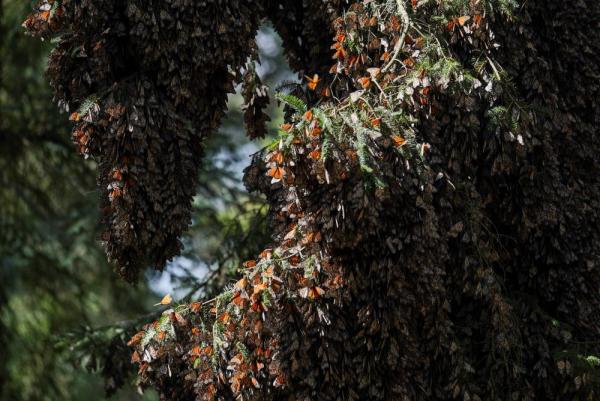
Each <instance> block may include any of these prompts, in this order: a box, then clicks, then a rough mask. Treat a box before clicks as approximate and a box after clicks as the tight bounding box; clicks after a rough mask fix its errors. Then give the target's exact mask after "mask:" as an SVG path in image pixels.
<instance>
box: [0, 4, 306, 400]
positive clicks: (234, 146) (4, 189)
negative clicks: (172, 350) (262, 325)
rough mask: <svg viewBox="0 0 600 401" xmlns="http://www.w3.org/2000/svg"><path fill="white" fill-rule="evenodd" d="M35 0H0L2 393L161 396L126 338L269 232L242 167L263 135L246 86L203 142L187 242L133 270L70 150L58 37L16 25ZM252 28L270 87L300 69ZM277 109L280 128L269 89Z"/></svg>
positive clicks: (84, 166)
mask: <svg viewBox="0 0 600 401" xmlns="http://www.w3.org/2000/svg"><path fill="white" fill-rule="evenodd" d="M30 10H31V2H29V1H24V0H0V400H32V401H33V400H53V401H54V400H61V401H70V400H86V401H94V400H103V399H106V396H107V395H111V396H112V399H114V400H154V399H156V396H155V394H153V393H152V392H150V391H147V392H145V393H144V394H143V395H142V394H140V392H139V389H137V388H136V385H135V371H134V370H133V366H131V365H130V364H129V363H127V361H128V360H129V359H128V358H129V354H130V351H129V349H128V348H127V346H126V342H127V340H128V339H129V337H130V336H131V335H132V334H133V333H135V332H136V331H137V330H139V327H141V325H143V324H144V323H145V322H147V321H148V320H150V319H151V318H152V317H153V316H154V315H155V314H156V313H158V312H159V311H157V307H156V306H154V304H156V303H157V302H159V301H160V299H161V298H162V297H163V296H164V295H165V294H172V295H173V297H174V298H175V299H176V300H179V299H189V298H196V297H200V296H210V295H211V294H213V293H215V292H216V291H217V290H218V289H220V288H222V287H223V286H224V285H227V284H228V283H230V282H231V281H232V280H233V276H234V275H235V273H236V269H237V268H238V266H239V265H240V262H241V261H243V260H246V259H250V258H251V257H253V255H254V254H255V253H256V251H257V250H260V249H262V247H263V246H264V245H265V244H267V243H268V240H269V233H268V230H267V227H266V224H265V214H266V206H265V204H264V200H263V199H261V198H259V197H255V196H253V195H250V194H248V193H247V192H246V191H245V190H244V187H243V185H242V181H241V177H242V170H243V168H244V167H245V166H247V165H248V164H249V161H250V155H252V154H253V153H255V152H256V151H257V150H258V149H260V148H261V147H262V146H263V145H264V144H265V143H266V142H263V143H260V142H258V143H250V142H249V141H248V140H247V139H246V137H245V135H244V129H243V119H242V114H241V109H240V107H241V104H242V99H241V96H240V95H239V90H238V94H236V95H232V96H230V101H229V104H230V111H229V114H228V117H227V119H226V121H225V122H224V124H223V126H222V128H221V132H220V133H219V135H214V136H213V138H212V139H211V141H210V143H209V144H208V147H207V154H206V160H205V164H204V168H203V170H202V171H201V172H200V177H201V178H200V185H199V188H198V196H197V197H196V198H195V201H194V206H195V214H194V219H193V226H192V228H191V229H190V230H189V232H188V233H187V235H186V237H185V238H184V243H185V245H186V247H185V252H184V254H183V255H182V256H181V257H180V258H178V259H177V260H175V261H173V262H172V263H171V264H170V265H169V266H168V267H167V269H166V270H165V272H163V273H161V274H159V273H152V272H148V273H147V274H146V276H145V277H144V278H143V279H142V280H140V282H139V283H138V285H137V286H135V287H134V286H129V285H127V284H125V283H124V282H123V281H121V280H120V279H119V278H118V277H117V275H116V274H115V273H114V271H113V269H112V267H111V266H110V265H109V264H108V263H107V261H106V258H105V256H104V253H103V251H102V249H101V248H100V246H99V243H98V241H97V238H98V235H99V233H100V227H99V226H98V220H99V209H98V208H99V206H98V205H99V194H98V192H97V191H96V185H95V177H96V171H95V165H94V162H93V160H83V158H81V157H80V156H79V155H78V154H77V153H76V151H75V148H74V146H73V145H72V144H71V139H70V124H69V123H68V118H67V116H66V115H61V114H60V113H59V112H58V109H57V107H56V106H55V105H54V103H53V101H52V94H51V91H50V87H49V85H48V82H47V80H46V78H45V76H44V71H45V65H46V57H47V55H48V53H49V51H50V50H51V47H52V45H51V44H49V43H42V42H40V41H39V40H37V39H33V38H31V37H27V36H25V34H24V30H23V29H22V28H21V23H22V21H23V20H24V19H25V17H26V16H27V14H28V13H29V11H30ZM257 39H258V44H259V48H260V60H261V64H260V65H259V66H258V67H257V71H258V72H259V75H260V76H261V78H262V79H263V81H264V82H265V83H266V84H268V85H269V86H270V88H271V92H273V88H275V87H276V86H277V84H279V83H281V82H283V81H289V80H295V79H296V78H297V77H296V76H295V75H294V74H292V73H291V72H290V71H289V69H288V68H287V64H286V62H285V60H284V58H283V56H282V49H281V42H280V40H279V38H278V37H277V36H276V34H275V33H274V32H273V30H272V29H271V28H270V27H269V26H264V27H263V28H262V29H261V30H260V32H259V34H258V38H257ZM271 97H273V96H271ZM270 115H271V116H272V121H271V122H270V131H271V133H272V135H274V133H275V130H276V127H277V126H279V125H280V124H281V120H282V113H281V110H280V109H279V108H278V107H277V106H276V105H275V104H274V103H273V104H272V105H271V110H270ZM268 140H269V138H267V139H266V140H265V141H268Z"/></svg>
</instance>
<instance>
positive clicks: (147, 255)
mask: <svg viewBox="0 0 600 401" xmlns="http://www.w3.org/2000/svg"><path fill="white" fill-rule="evenodd" d="M252 3H253V2H252V1H238V2H235V3H232V2H227V1H220V0H214V1H205V2H194V1H168V2H163V3H161V4H160V5H159V6H157V5H150V4H148V3H147V2H144V1H126V2H122V1H112V0H103V1H99V2H98V1H82V2H80V1H77V2H75V1H70V0H60V1H59V0H44V1H42V2H40V3H39V4H38V6H37V11H36V12H35V13H34V14H32V15H31V16H30V17H29V18H28V19H27V21H26V22H25V23H24V26H25V27H26V28H27V29H28V30H29V32H30V33H32V34H34V35H37V36H42V37H57V38H58V39H57V40H58V43H57V46H56V48H55V49H54V51H53V52H52V54H51V56H50V60H49V67H48V75H49V77H50V79H51V83H52V85H53V87H54V89H55V94H56V98H57V100H58V102H59V103H60V105H61V106H62V107H63V108H64V109H66V110H69V112H70V114H71V120H73V121H74V122H75V123H76V125H75V128H74V130H73V138H74V141H75V142H76V144H77V145H78V147H79V150H80V152H81V153H83V154H84V155H86V156H91V157H93V158H94V159H95V160H96V161H97V162H98V164H99V178H98V182H99V186H100V188H101V190H102V199H101V201H102V211H103V222H104V224H105V227H106V231H105V232H104V233H103V234H102V241H103V242H104V243H105V244H106V248H107V252H108V255H109V257H110V258H111V259H112V260H114V261H115V262H116V264H117V266H118V267H119V271H120V273H121V274H122V275H123V276H124V277H125V278H127V279H128V280H135V279H136V277H137V275H138V273H139V270H140V269H141V268H145V267H147V266H154V267H155V268H157V269H162V268H163V266H164V265H165V263H166V262H167V261H168V260H169V259H171V258H172V257H173V256H175V255H177V254H178V253H179V252H180V250H181V243H180V240H179V237H180V236H181V234H182V232H183V230H185V229H186V228H187V226H188V225H189V223H190V220H191V199H192V197H193V195H194V193H195V185H196V182H197V176H198V169H199V166H200V163H201V157H202V142H203V140H204V138H205V137H206V136H207V135H208V134H209V133H210V132H212V131H214V130H215V129H216V128H217V127H218V125H219V121H220V118H221V117H222V115H223V113H224V111H225V108H226V100H227V94H228V93H230V92H232V91H233V86H234V85H233V84H234V82H236V81H239V80H241V78H240V76H239V71H240V69H241V68H242V67H243V66H244V64H245V63H246V60H247V58H248V57H249V56H250V55H251V54H252V52H253V51H254V50H253V49H254V37H255V34H256V30H257V28H258V23H259V17H258V12H259V11H260V10H257V9H256V7H255V6H254V5H253V4H252ZM215 15H219V18H214V16H215ZM215 33H218V35H215Z"/></svg>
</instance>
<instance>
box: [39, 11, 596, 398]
mask: <svg viewBox="0 0 600 401" xmlns="http://www.w3.org/2000/svg"><path fill="white" fill-rule="evenodd" d="M117 3H118V4H119V5H116V4H117ZM353 3H354V4H353V5H348V4H346V3H345V2H342V1H340V2H336V1H331V2H323V1H320V0H314V1H310V0H304V1H289V2H287V1H266V2H264V4H257V3H256V2H248V3H245V2H239V1H221V2H219V1H216V0H215V1H212V2H211V1H208V2H186V1H178V2H175V1H172V2H164V3H161V4H162V5H154V4H153V7H150V6H149V5H146V7H145V8H144V7H143V6H142V5H141V4H139V5H138V7H136V6H135V5H136V4H137V3H136V2H135V1H129V2H112V1H108V0H104V1H103V2H100V3H98V2H94V5H93V6H92V5H91V3H90V4H88V2H87V1H82V2H77V3H74V2H70V1H65V2H64V3H61V4H60V5H59V7H58V9H59V10H61V9H63V8H64V11H62V12H61V13H60V14H58V13H57V14H56V15H57V17H56V18H59V19H61V20H65V21H69V20H70V19H71V20H72V21H86V24H87V23H88V22H87V21H89V24H90V26H89V27H86V26H80V25H79V24H81V22H79V23H77V24H75V23H74V22H73V23H71V24H70V25H69V24H68V26H69V27H70V28H69V29H70V31H71V33H69V34H68V35H67V36H66V37H64V38H63V39H62V40H61V42H60V44H59V45H58V50H57V51H56V52H55V53H54V55H53V57H52V59H51V64H50V75H51V78H52V81H53V85H54V87H55V88H56V90H57V96H58V98H59V99H60V100H62V101H63V102H65V104H69V105H70V104H72V103H74V102H75V103H77V102H80V101H82V100H83V99H85V98H86V97H88V96H89V95H90V94H92V93H100V95H99V97H98V100H97V102H96V103H95V104H96V106H95V107H96V108H95V109H91V110H90V111H87V112H86V113H79V115H77V116H75V119H77V117H79V118H82V119H83V120H84V121H82V122H80V123H79V125H78V128H76V133H77V132H83V134H81V135H88V137H87V139H86V140H85V141H84V142H82V141H81V140H80V139H79V138H81V137H78V140H79V142H80V144H81V145H82V146H83V147H84V151H85V152H88V153H89V154H91V155H93V156H94V157H98V158H100V161H101V178H100V183H101V188H102V190H103V191H105V192H104V195H103V198H104V202H105V204H106V207H107V208H108V210H107V216H108V217H107V220H106V222H107V227H108V234H107V237H106V241H107V243H108V250H109V254H110V255H111V256H112V257H113V258H115V259H116V260H117V262H118V263H119V266H120V268H121V270H122V272H123V273H124V275H125V276H126V277H128V278H131V277H134V276H135V274H134V273H136V272H137V270H138V268H137V267H136V268H132V267H131V266H134V265H135V266H142V265H145V264H147V263H148V262H151V264H154V265H155V266H156V267H159V268H160V267H161V266H162V264H164V262H165V260H167V259H168V258H169V257H171V256H173V255H174V254H176V252H177V251H178V250H179V245H178V242H177V241H178V240H177V238H178V236H179V235H180V234H181V231H182V230H183V229H184V228H185V226H186V224H187V220H188V219H189V200H190V197H191V196H192V193H191V188H193V184H194V182H195V181H194V178H193V177H194V172H195V171H196V169H197V166H198V163H199V156H198V151H199V149H200V145H201V140H202V139H203V138H204V137H205V136H206V135H208V133H209V132H210V131H212V130H213V129H214V127H215V126H216V124H217V123H218V118H219V117H220V115H221V114H222V110H223V109H224V101H225V93H226V89H227V88H228V85H230V84H231V83H232V82H233V81H234V78H232V77H230V76H229V75H228V73H227V70H226V67H227V66H229V67H231V68H232V69H234V70H237V69H239V68H240V67H241V66H242V63H243V62H244V60H245V58H246V57H247V56H248V55H249V54H248V52H247V50H246V49H248V48H250V47H251V46H250V45H249V44H250V43H251V41H252V36H253V34H254V32H255V30H256V27H257V24H258V23H259V20H260V18H263V17H266V18H270V19H271V21H272V22H273V24H274V26H275V27H276V29H277V30H278V32H279V33H280V34H281V36H282V38H283V39H284V46H285V48H286V51H287V54H288V56H289V59H290V64H291V66H292V67H293V68H295V69H296V70H298V71H300V72H302V73H303V74H311V76H312V74H313V73H317V74H319V75H320V78H317V77H315V78H312V79H311V81H310V82H309V87H308V88H307V90H306V93H304V94H302V96H291V95H281V96H280V99H281V100H282V101H283V102H284V103H286V104H287V105H288V122H287V123H286V125H284V126H283V127H282V131H281V136H280V139H279V141H278V142H277V146H274V147H273V148H271V149H269V150H266V151H265V152H264V154H263V155H261V157H257V158H256V159H255V160H254V162H253V164H252V165H251V166H250V167H249V168H248V170H247V172H246V183H247V185H248V187H249V188H250V189H251V190H257V191H262V192H263V193H265V195H266V196H267V198H268V200H269V202H270V204H271V222H272V227H273V232H274V238H273V244H272V247H271V248H269V249H266V250H264V251H263V252H262V253H261V254H260V256H259V257H258V258H257V259H256V260H255V261H249V262H247V263H246V264H245V266H244V271H243V276H242V278H241V279H240V281H238V282H237V283H236V284H235V286H234V287H232V288H230V289H228V290H227V291H225V292H224V293H223V295H222V296H220V297H218V298H216V299H215V300H211V301H207V302H196V303H193V304H191V305H180V306H177V307H176V308H173V309H172V310H169V311H167V312H166V313H165V314H164V316H163V317H162V318H161V319H160V320H159V321H157V322H155V323H154V324H152V325H149V326H148V327H147V328H146V330H144V331H142V332H140V333H138V334H137V335H136V336H135V337H134V338H133V339H132V341H131V344H132V345H133V346H135V352H134V354H133V360H134V362H138V363H140V375H141V380H142V383H143V384H145V385H149V386H153V387H155V388H157V389H158V391H159V392H160V394H161V397H162V398H163V399H165V400H188V399H189V400H191V399H235V398H236V397H239V396H243V397H244V399H255V400H270V399H277V400H411V401H413V400H453V399H457V400H465V401H466V400H482V401H488V400H490V401H493V400H498V401H500V400H502V401H504V400H506V401H507V400H523V401H525V400H536V401H537V400H556V401H559V400H560V401H563V400H592V399H595V398H596V397H598V391H599V387H598V386H599V383H600V374H599V372H598V367H599V365H600V359H599V358H598V357H597V355H600V346H599V341H600V337H599V335H600V326H599V323H598V322H599V319H598V318H599V316H598V307H599V306H600V302H599V301H600V299H599V297H600V294H599V292H598V289H599V288H600V287H599V285H600V275H599V267H600V266H599V265H598V263H599V262H600V257H599V256H600V255H599V252H600V229H599V227H600V221H598V220H599V216H598V213H599V210H600V204H599V202H600V182H599V180H600V178H599V174H598V173H599V171H598V170H599V167H598V166H599V160H598V158H599V156H598V151H599V150H600V146H599V143H598V137H597V130H598V128H597V127H598V126H599V123H600V121H599V117H598V116H599V115H600V114H599V113H600V110H598V105H597V103H596V102H595V99H596V98H597V97H598V95H600V93H598V92H599V88H600V84H599V79H598V78H599V77H600V63H599V61H600V60H599V56H598V55H599V54H600V48H599V47H600V37H599V33H598V32H599V31H598V21H600V4H599V3H598V2H597V1H595V0H581V1H575V2H564V1H547V0H544V1H542V0H529V1H526V2H522V4H521V3H515V2H511V1H481V2H469V1H458V0H456V1H446V2H436V1H411V2H408V1H403V0H398V1H385V0H380V1H364V2H362V1H355V2H353ZM250 4H251V5H250ZM217 5H218V6H219V7H217ZM40 12H41V11H40ZM80 13H89V15H88V14H85V18H84V17H83V14H80ZM207 15H210V18H208V17H207ZM74 17H78V18H74ZM196 17H197V19H195V18H196ZM52 21H53V19H52V18H50V24H49V26H48V27H49V29H51V30H52V29H53V28H52ZM43 22H44V21H43V19H42V23H43ZM39 23H40V16H39V13H38V14H36V15H34V16H33V17H31V18H30V20H29V21H28V26H29V27H30V28H32V27H34V26H35V24H39ZM109 23H110V30H108V31H107V28H108V26H107V25H106V24H109ZM97 24H99V25H97ZM207 24H208V25H207ZM197 27H202V28H198V29H199V31H198V32H199V33H198V35H196V36H198V37H199V40H197V41H194V40H189V38H190V37H196V36H194V35H195V34H194V32H195V29H196V28H197ZM32 29H33V30H34V31H36V28H32ZM157 30H158V31H157ZM37 32H39V29H38V30H37ZM157 32H160V34H158V33H157ZM217 33H218V34H217ZM95 35H100V36H95ZM155 35H156V36H155ZM167 38H168V39H167ZM240 38H242V40H240ZM97 43H103V45H102V46H100V48H99V49H98V50H97V51H98V54H99V55H98V56H93V54H95V53H93V52H95V51H96V50H94V49H96V47H97V45H96V44H97ZM74 44H77V46H83V47H82V48H79V47H74ZM330 45H333V49H329V46H330ZM76 49H79V50H77V51H78V52H84V53H79V54H80V57H76V56H74V53H73V52H74V51H75V50H76ZM207 49H210V52H209V54H210V56H211V59H210V60H206V59H205V58H206V52H207ZM332 53H335V55H334V58H335V61H332V59H331V54H332ZM127 60H130V61H127ZM141 60H144V62H141ZM332 62H335V63H336V64H335V66H334V67H333V68H331V64H332ZM90 71H93V72H94V73H93V74H92V73H90ZM173 71H177V74H175V75H174V74H173ZM173 76H175V78H173ZM88 77H89V78H88ZM132 77H133V78H132ZM250 94H251V91H250ZM215 99H216V100H215ZM215 102H216V103H215ZM215 106H217V107H216V108H215ZM115 108H116V109H115ZM110 110H113V111H114V113H113V112H111V111H110ZM215 110H218V111H216V112H215ZM113 114H114V115H113ZM257 114H260V113H259V112H256V113H255V115H257ZM188 121H189V123H190V125H187V124H186V123H184V122H188ZM247 121H249V122H252V121H254V122H259V123H261V124H262V123H263V122H264V119H263V118H260V117H259V118H256V117H253V116H252V115H250V116H249V117H248V118H247ZM249 132H260V130H258V131H257V130H249ZM77 135H79V134H77ZM165 149H168V151H165ZM189 151H191V153H188V152H189ZM186 155H189V157H188V156H186ZM125 156H127V157H126V158H125V159H123V157H125ZM117 172H120V173H119V174H117ZM121 176H122V177H123V178H120V177H121ZM128 180H131V183H130V182H129V181H128ZM115 181H116V182H115ZM123 185H124V186H123ZM107 186H108V187H109V189H108V192H107V190H105V188H107ZM117 188H118V189H120V191H121V192H118V193H115V189H117ZM111 191H112V192H111ZM132 269H133V270H132Z"/></svg>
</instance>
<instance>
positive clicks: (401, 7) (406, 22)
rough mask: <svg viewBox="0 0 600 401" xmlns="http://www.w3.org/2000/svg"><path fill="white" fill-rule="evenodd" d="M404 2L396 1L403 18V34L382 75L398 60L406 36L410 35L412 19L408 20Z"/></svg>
mask: <svg viewBox="0 0 600 401" xmlns="http://www.w3.org/2000/svg"><path fill="white" fill-rule="evenodd" d="M403 1H404V0H396V4H397V6H398V12H399V13H400V18H402V32H400V39H398V41H397V42H396V45H395V46H394V55H393V57H392V59H391V60H390V62H389V63H388V64H387V65H386V66H385V67H383V69H382V70H381V72H382V73H384V72H386V71H387V70H388V69H390V67H391V66H392V65H393V64H394V63H395V62H396V61H397V60H398V55H399V54H400V51H401V50H402V47H404V39H405V38H406V34H407V33H408V27H409V25H410V19H409V18H408V13H407V12H406V8H404V4H403Z"/></svg>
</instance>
